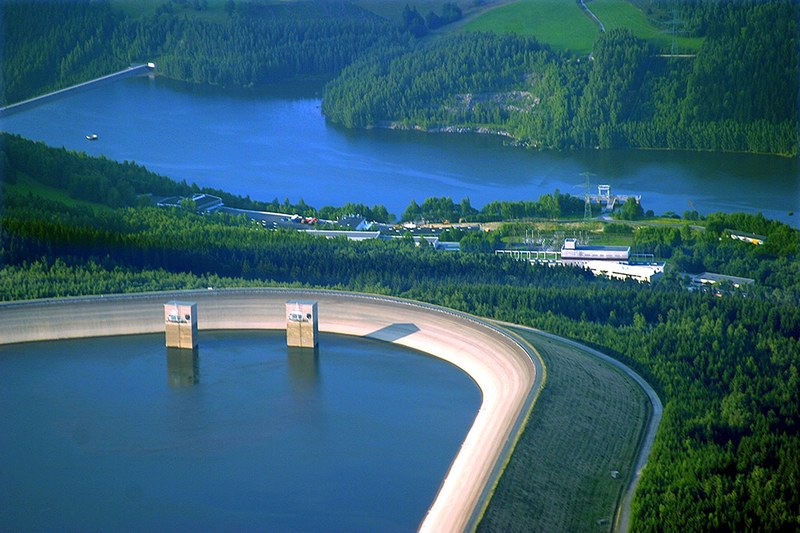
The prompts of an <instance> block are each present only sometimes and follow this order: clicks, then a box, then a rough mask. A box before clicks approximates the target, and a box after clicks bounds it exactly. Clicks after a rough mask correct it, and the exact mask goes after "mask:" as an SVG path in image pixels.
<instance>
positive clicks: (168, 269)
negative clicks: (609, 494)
mask: <svg viewBox="0 0 800 533" xmlns="http://www.w3.org/2000/svg"><path fill="white" fill-rule="evenodd" d="M0 163H2V171H3V176H4V181H3V189H2V210H0V265H2V268H0V299H2V300H10V299H11V300H14V299H25V298H35V297H48V296H73V295H80V294H97V293H98V292H101V293H105V292H126V291H128V292H129V291H142V290H159V289H176V288H197V287H207V286H213V287H225V286H248V285H249V286H263V285H274V284H279V285H293V286H313V287H331V288H342V289H350V290H358V291H368V292H373V293H379V294H392V295H397V296H403V297H406V298H414V299H419V300H423V301H427V302H432V303H437V304H441V305H445V306H448V307H452V308H456V309H460V310H463V311H467V312H470V313H474V314H477V315H481V316H485V317H489V318H496V319H500V320H506V321H510V322H513V323H517V324H522V325H529V326H534V327H538V328H541V329H545V330H547V331H551V332H554V333H557V334H559V335H563V336H566V337H570V338H574V339H577V340H580V341H582V342H585V343H588V344H590V345H593V346H596V347H598V348H600V349H602V350H603V351H605V352H607V353H609V354H613V355H614V356H615V357H618V358H619V359H621V360H622V361H624V362H626V363H627V364H629V365H631V366H632V367H634V368H635V369H637V370H638V371H639V372H640V373H641V374H642V375H644V376H645V377H646V378H647V379H648V380H649V381H650V383H651V384H652V385H653V386H654V387H655V388H656V389H657V390H658V391H659V393H660V395H661V397H662V400H663V402H664V404H665V411H664V417H663V420H662V425H661V428H660V430H659V432H658V436H657V439H656V442H655V446H654V448H653V452H652V454H651V456H650V460H649V463H648V466H647V469H646V470H645V472H644V475H643V477H642V480H641V482H640V485H639V488H638V490H637V494H636V498H635V500H634V512H633V530H635V531H662V530H674V531H685V530H693V531H696V530H731V531H739V530H759V531H779V530H780V531H785V530H793V529H797V528H798V527H799V526H800V492H798V490H797V487H798V484H799V482H800V427H799V426H798V423H800V373H799V370H798V369H799V368H800V366H799V364H798V363H799V362H800V282H799V281H798V280H800V271H799V270H798V269H799V268H800V266H799V265H800V262H799V261H798V260H797V258H798V234H797V231H796V230H792V229H791V228H789V227H788V226H786V225H784V224H781V223H778V222H774V221H769V220H767V219H764V218H763V217H761V216H754V215H744V214H733V215H724V214H714V215H709V216H708V217H707V218H706V220H705V221H704V222H705V223H706V226H705V228H706V229H705V231H704V232H695V231H693V230H690V228H689V226H685V227H684V228H683V229H675V228H671V227H666V228H640V229H637V230H636V233H637V234H638V233H639V231H643V232H642V234H641V236H640V237H638V238H641V239H642V242H650V243H654V245H658V246H662V247H664V248H665V249H668V250H669V252H670V253H671V254H672V256H673V258H675V257H676V256H681V257H678V259H679V260H683V261H689V262H695V263H697V265H698V266H702V267H705V266H711V265H718V264H721V263H724V264H726V265H734V269H735V270H736V271H735V272H730V273H733V274H740V275H751V276H752V277H754V278H757V280H758V282H757V284H756V285H754V286H753V287H752V288H751V289H748V291H747V292H735V291H734V292H731V293H730V294H726V295H725V296H724V297H721V298H720V297H717V296H714V295H712V294H709V293H705V292H690V291H687V290H686V289H685V287H684V285H683V283H682V281H681V279H680V278H679V277H678V276H677V274H676V273H674V272H673V273H670V274H668V275H667V276H666V277H665V279H663V280H662V281H661V282H660V283H657V284H654V285H649V284H638V283H634V282H618V281H611V280H604V279H595V278H594V277H593V276H591V274H589V273H587V272H585V271H583V270H580V269H574V268H551V267H546V266H531V265H528V264H527V263H524V262H514V261H510V260H506V259H504V258H501V257H498V256H495V255H493V254H491V253H480V251H479V248H474V250H475V252H473V253H461V254H448V253H443V252H437V251H435V250H433V249H432V248H430V247H416V246H415V245H414V243H413V241H412V240H411V239H396V240H391V241H366V242H360V243H358V242H350V241H346V240H326V239H315V238H313V237H310V236H307V235H305V234H302V233H298V232H289V231H272V230H265V229H264V228H262V227H261V226H260V225H257V224H253V223H252V222H251V221H249V220H247V219H246V218H244V217H239V218H233V217H230V216H224V215H199V214H195V213H193V212H192V211H190V210H186V209H180V208H170V209H165V208H156V207H147V206H144V205H139V206H136V204H137V202H142V198H141V197H139V199H138V200H137V198H136V197H137V195H140V194H142V192H143V191H142V189H146V188H151V189H152V190H153V191H160V192H162V193H173V192H179V193H180V192H183V191H188V192H191V191H192V190H193V189H192V187H190V186H187V185H185V184H178V183H173V182H170V180H168V179H167V178H163V177H160V176H156V175H154V174H151V173H149V172H147V171H146V169H143V168H141V167H137V166H134V165H131V164H127V163H115V162H110V161H107V160H104V159H94V158H89V157H86V156H84V155H80V154H74V153H70V152H66V151H64V150H60V149H53V148H49V147H46V146H44V145H42V144H40V143H33V142H30V141H25V140H23V139H19V138H17V137H12V136H7V135H4V136H3V142H2V154H0ZM134 176H135V179H133V178H132V177H134ZM81 177H85V179H86V180H87V183H89V184H91V187H82V186H80V185H79V182H80V181H81V180H82V178H81ZM31 181H33V182H37V183H41V184H42V185H44V184H45V183H46V184H47V186H48V190H60V191H63V196H62V197H61V198H60V199H59V198H56V199H49V200H48V199H45V198H44V197H42V196H40V195H35V194H32V193H30V192H25V190H24V189H21V188H20V187H18V185H20V184H23V183H30V182H31ZM98 183H102V184H103V185H102V186H101V187H98V185H97V184H98ZM137 184H139V185H137ZM76 187H77V189H75V188H76ZM137 187H138V188H137ZM88 188H99V189H103V190H104V191H105V192H104V193H103V194H100V195H98V196H97V197H96V198H94V202H93V203H87V202H78V201H76V200H74V199H71V198H70V197H69V193H70V191H73V190H78V191H85V190H87V189H88ZM29 190H30V189H29ZM131 190H133V192H131ZM112 191H117V192H116V193H115V192H112ZM81 194H82V193H81ZM559 197H560V195H558V194H556V195H554V196H552V197H551V199H552V198H559ZM131 198H132V199H133V205H132V206H131V205H128V206H122V207H118V206H119V205H120V199H123V200H130V199H131ZM240 201H242V202H244V203H246V202H247V200H246V199H240ZM551 201H555V200H551ZM123 203H124V202H123ZM451 204H452V202H448V201H447V199H444V200H442V199H440V200H438V201H434V202H431V204H430V205H431V206H436V205H439V206H444V207H448V206H449V205H451ZM729 227H734V228H736V229H740V230H743V231H754V232H760V233H762V234H767V235H769V238H770V239H773V238H775V240H776V241H777V242H776V244H775V245H773V246H772V247H767V246H763V247H755V246H752V245H749V244H746V243H741V242H738V241H733V240H732V239H721V238H720V237H721V231H723V229H724V228H729ZM618 229H619V228H617V230H618ZM412 273H413V274H412ZM508 525H509V524H507V523H506V524H504V526H508ZM512 525H513V524H512ZM484 526H485V527H487V528H488V529H490V530H491V529H493V528H495V529H496V528H498V527H500V528H502V527H501V525H499V524H484ZM509 527H510V526H509ZM514 527H519V528H520V529H524V524H516V525H515V526H514Z"/></svg>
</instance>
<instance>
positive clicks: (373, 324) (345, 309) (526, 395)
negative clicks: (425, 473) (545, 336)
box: [0, 289, 543, 532]
mask: <svg viewBox="0 0 800 533" xmlns="http://www.w3.org/2000/svg"><path fill="white" fill-rule="evenodd" d="M175 299H180V300H191V301H193V302H196V303H197V316H198V329H199V330H201V331H202V330H213V329H275V330H280V329H284V328H285V327H286V317H285V302H286V301H287V300H290V299H313V300H316V301H317V302H318V305H319V329H320V331H323V332H328V333H337V334H343V335H353V336H358V337H366V338H371V339H377V340H382V341H386V342H392V343H394V344H398V345H401V346H405V347H408V348H411V349H414V350H417V351H421V352H424V353H427V354H429V355H433V356H435V357H439V358H441V359H444V360H446V361H448V362H450V363H452V364H454V365H455V366H457V367H459V368H461V369H462V370H463V371H464V372H466V373H467V374H468V375H469V376H470V377H472V379H473V380H474V381H475V383H476V384H477V385H478V387H479V388H480V390H481V393H482V402H481V406H480V409H479V411H478V414H477V416H476V418H475V420H474V422H473V424H472V426H471V428H470V430H469V432H468V434H467V436H466V438H465V440H464V442H463V444H462V446H461V449H460V451H459V453H458V454H457V455H456V457H455V459H454V460H453V463H452V464H451V466H450V469H449V471H448V473H447V476H446V478H445V480H444V481H443V483H442V485H441V487H440V489H439V492H438V494H437V496H436V498H435V500H434V502H433V504H432V505H431V507H430V509H429V511H428V513H427V516H426V517H425V519H424V520H423V522H422V524H421V525H420V530H421V531H436V532H439V531H464V530H467V529H470V528H472V527H474V525H475V524H476V522H477V520H478V519H479V517H480V514H481V512H482V510H483V508H484V507H485V505H486V502H487V500H488V497H489V495H490V491H491V488H492V487H493V486H494V483H495V482H496V480H497V478H498V476H499V474H500V472H501V470H502V466H503V465H504V464H505V461H506V460H507V457H508V455H509V454H510V452H511V449H512V448H513V442H515V440H516V438H517V435H518V433H519V431H520V428H521V427H522V425H523V423H524V420H525V418H526V417H527V414H528V412H529V410H530V406H531V404H532V401H533V398H534V397H535V394H536V392H537V391H538V388H539V387H540V384H541V379H542V375H543V372H542V368H541V363H540V360H539V358H538V356H537V355H536V354H535V353H534V352H533V351H532V349H531V348H529V347H527V346H526V345H524V344H523V343H521V342H518V341H517V340H515V338H514V337H512V336H511V335H510V334H509V333H507V332H505V331H504V330H501V329H499V328H498V327H496V326H493V325H491V324H489V323H487V322H484V321H481V320H479V319H476V318H474V317H471V316H469V315H466V314H463V313H458V312H455V311H450V310H447V309H443V308H440V307H436V306H432V305H427V304H421V303H416V302H411V301H406V300H400V299H396V298H389V297H380V296H370V295H365V294H356V293H346V292H337V291H315V290H292V289H231V290H207V291H179V292H163V293H146V294H133V295H119V296H104V297H102V296H101V297H90V298H70V299H53V300H37V301H28V302H10V303H4V304H0V344H10V343H17V342H30V341H40V340H54V339H66V338H80V337H96V336H110V335H126V334H141V333H157V332H161V331H164V314H163V304H164V303H166V302H167V301H170V300H175ZM202 342H203V340H202V333H201V334H200V345H201V346H202Z"/></svg>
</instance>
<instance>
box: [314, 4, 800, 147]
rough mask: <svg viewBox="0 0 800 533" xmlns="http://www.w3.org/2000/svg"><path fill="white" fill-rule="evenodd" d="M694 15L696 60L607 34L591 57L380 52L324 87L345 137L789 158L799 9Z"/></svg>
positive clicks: (519, 46) (486, 45) (450, 47)
mask: <svg viewBox="0 0 800 533" xmlns="http://www.w3.org/2000/svg"><path fill="white" fill-rule="evenodd" d="M694 4H697V6H696V8H695V9H696V10H697V11H696V14H697V16H698V17H700V18H701V19H702V21H703V23H702V24H701V25H700V26H701V27H702V35H703V37H704V40H703V45H702V47H701V48H700V50H699V51H698V53H697V55H696V57H693V58H690V57H662V56H661V55H660V54H659V53H658V51H657V50H655V49H653V48H652V47H651V46H650V45H649V44H648V43H647V42H645V41H643V40H642V39H639V38H637V37H634V36H633V35H632V34H631V33H630V32H629V31H627V30H612V31H609V32H607V33H605V34H603V35H602V36H601V37H600V38H598V40H597V42H596V43H595V46H594V50H593V52H592V55H591V56H590V57H589V58H588V59H587V58H578V57H573V56H572V55H569V54H563V53H556V52H553V51H551V50H549V49H548V48H547V47H543V46H541V45H540V44H539V43H537V42H536V41H535V40H534V39H531V38H527V37H520V36H512V35H495V34H471V35H464V34H459V35H451V36H447V37H442V38H440V39H435V40H429V41H420V42H416V41H411V42H409V43H408V44H407V45H406V46H399V47H394V48H391V49H388V50H387V49H374V50H373V51H371V53H370V54H368V55H367V56H366V57H364V58H361V59H360V60H359V61H357V62H355V63H353V64H352V65H350V66H349V67H348V68H346V69H344V70H343V71H342V73H341V74H340V75H339V76H338V77H337V78H336V79H335V80H334V81H332V82H331V83H329V84H328V86H327V87H326V91H325V96H324V101H323V111H324V112H325V115H326V116H327V117H328V118H329V119H330V120H331V121H333V122H336V123H340V124H343V125H345V126H347V127H370V126H381V125H387V124H393V125H400V126H405V127H420V128H423V129H428V130H432V131H438V130H440V129H442V128H449V129H460V128H466V129H471V130H481V131H490V132H495V133H499V134H503V135H510V136H512V137H513V138H514V139H515V140H516V141H517V142H519V143H522V144H526V145H529V146H534V147H543V148H559V149H569V148H596V147H598V148H622V147H633V148H667V149H691V150H720V151H742V152H763V153H773V154H784V155H796V153H797V127H798V126H797V125H798V119H797V117H798V104H797V99H796V95H797V94H798V83H799V82H798V79H799V78H800V76H798V67H797V65H798V47H797V21H798V18H799V17H798V9H800V8H798V6H797V4H796V3H795V2H791V1H789V0H770V1H765V2H760V1H743V2H725V3H720V2H697V3H694ZM683 7H684V9H686V10H691V9H692V7H691V4H687V3H684V5H683ZM445 58H446V59H445Z"/></svg>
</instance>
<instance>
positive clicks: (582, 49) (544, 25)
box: [463, 0, 702, 55]
mask: <svg viewBox="0 0 800 533" xmlns="http://www.w3.org/2000/svg"><path fill="white" fill-rule="evenodd" d="M587 6H588V7H589V9H591V10H592V12H593V13H594V14H595V15H596V16H597V18H598V19H600V21H601V22H602V23H603V25H604V26H605V29H606V31H609V30H612V29H616V28H627V29H629V30H630V31H631V33H633V34H634V35H636V36H637V37H640V38H642V39H645V40H646V41H648V42H650V43H651V44H652V45H654V46H655V47H656V48H657V49H658V50H660V51H661V52H663V53H669V52H670V50H671V48H672V42H673V38H672V34H671V31H670V28H669V27H668V26H667V25H664V26H663V27H660V26H659V25H657V24H655V23H654V22H653V21H651V20H649V19H648V18H647V16H646V15H645V13H644V12H643V11H642V10H641V9H639V8H638V7H636V6H635V5H633V4H631V3H630V2H627V1H625V0H592V1H591V2H587ZM463 30H465V31H487V32H494V33H516V34H519V35H526V36H533V37H535V38H536V39H537V40H538V41H539V42H542V43H546V44H548V45H550V46H551V47H552V48H553V49H554V50H559V51H567V50H568V51H571V52H573V53H575V54H578V55H588V54H589V52H591V50H592V46H593V44H594V42H595V40H596V39H597V37H598V36H599V35H600V30H599V28H598V26H597V24H595V22H594V21H593V20H591V19H590V18H589V16H588V15H587V14H586V13H585V12H584V11H583V10H582V9H581V8H580V7H579V6H578V4H577V3H576V2H575V1H574V0H519V1H518V2H514V3H512V4H508V5H505V6H502V7H498V8H496V9H492V10H489V11H487V12H486V13H484V14H483V15H480V16H478V17H476V18H475V19H473V20H471V21H470V22H468V23H466V24H465V25H464V26H463ZM701 44H702V39H700V38H696V37H682V36H680V34H679V33H678V35H676V37H675V51H676V53H694V52H696V51H697V50H698V49H699V48H700V45H701Z"/></svg>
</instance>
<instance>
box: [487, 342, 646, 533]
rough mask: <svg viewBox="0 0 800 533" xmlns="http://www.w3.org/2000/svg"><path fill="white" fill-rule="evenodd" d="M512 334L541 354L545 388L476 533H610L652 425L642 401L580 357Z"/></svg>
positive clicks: (602, 366) (615, 373)
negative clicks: (532, 532)
mask: <svg viewBox="0 0 800 533" xmlns="http://www.w3.org/2000/svg"><path fill="white" fill-rule="evenodd" d="M516 331H517V333H519V334H520V335H522V336H523V337H524V338H525V339H527V340H528V341H529V342H530V343H531V344H532V345H533V346H535V347H536V349H537V350H538V351H539V353H540V354H541V356H542V358H543V360H544V362H545V365H546V366H547V383H546V384H545V387H544V389H543V390H542V392H541V394H540V396H539V399H538V401H537V402H536V405H535V406H534V408H533V411H532V412H531V415H530V419H529V420H528V424H527V426H526V428H525V430H524V431H523V434H522V436H521V437H520V439H519V441H518V442H517V445H516V448H515V449H514V453H513V455H512V457H511V459H510V461H509V463H508V465H507V467H506V469H505V471H504V473H503V475H502V477H501V479H500V482H499V483H498V486H497V488H496V490H495V493H494V495H493V497H492V499H491V501H490V502H489V505H488V507H487V509H486V512H485V514H484V516H483V519H482V521H481V522H480V524H479V526H478V530H479V531H504V532H511V531H548V532H551V533H552V532H559V531H610V530H611V529H612V527H613V522H614V515H615V512H616V508H617V506H618V504H619V502H620V501H621V498H622V495H623V492H624V490H625V488H626V487H627V485H628V483H629V481H630V479H631V477H632V475H633V468H634V465H635V462H636V456H637V452H638V449H639V445H640V441H641V438H642V435H643V433H644V430H645V427H646V425H647V421H648V418H649V414H650V405H649V403H648V400H647V396H646V395H645V393H644V391H642V389H641V388H640V387H639V386H638V385H637V384H636V383H635V382H634V381H632V380H631V379H630V378H629V377H628V376H626V375H625V374H623V373H622V372H621V371H620V370H618V369H616V368H615V367H613V366H611V365H609V364H608V363H605V362H603V361H601V360H599V359H597V358H595V357H592V356H591V355H589V354H587V353H586V352H583V351H582V350H579V349H576V348H573V347H571V346H568V345H566V344H563V343H560V342H558V341H554V340H551V339H549V338H547V337H543V336H539V335H536V334H535V333H533V332H531V331H529V330H524V329H519V330H516ZM612 471H618V472H619V475H618V476H617V477H616V478H614V477H613V476H612Z"/></svg>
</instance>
